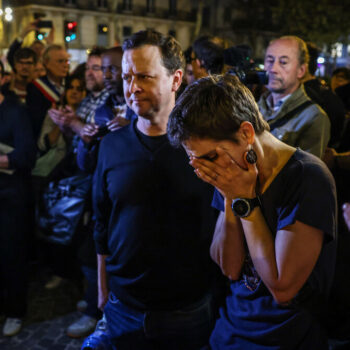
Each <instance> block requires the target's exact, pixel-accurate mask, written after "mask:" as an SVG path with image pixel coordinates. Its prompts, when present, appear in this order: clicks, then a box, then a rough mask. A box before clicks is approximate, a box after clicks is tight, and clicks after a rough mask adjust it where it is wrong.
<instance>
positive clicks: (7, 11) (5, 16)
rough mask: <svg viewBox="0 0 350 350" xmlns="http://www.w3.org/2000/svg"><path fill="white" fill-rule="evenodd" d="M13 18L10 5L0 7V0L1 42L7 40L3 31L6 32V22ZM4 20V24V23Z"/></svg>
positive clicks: (0, 0) (7, 28) (0, 1)
mask: <svg viewBox="0 0 350 350" xmlns="http://www.w3.org/2000/svg"><path fill="white" fill-rule="evenodd" d="M12 20H13V10H12V8H11V7H9V6H6V7H5V8H3V7H2V0H0V40H1V42H2V43H4V42H7V41H8V37H6V36H8V34H7V35H6V33H5V31H6V32H7V33H8V31H9V27H8V24H9V22H11V21H12ZM4 22H5V25H4Z"/></svg>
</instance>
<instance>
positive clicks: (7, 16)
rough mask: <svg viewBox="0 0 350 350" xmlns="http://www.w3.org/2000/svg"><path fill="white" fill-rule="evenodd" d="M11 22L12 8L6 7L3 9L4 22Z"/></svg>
mask: <svg viewBox="0 0 350 350" xmlns="http://www.w3.org/2000/svg"><path fill="white" fill-rule="evenodd" d="M12 20H13V15H12V8H11V7H6V8H5V21H7V22H11V21H12Z"/></svg>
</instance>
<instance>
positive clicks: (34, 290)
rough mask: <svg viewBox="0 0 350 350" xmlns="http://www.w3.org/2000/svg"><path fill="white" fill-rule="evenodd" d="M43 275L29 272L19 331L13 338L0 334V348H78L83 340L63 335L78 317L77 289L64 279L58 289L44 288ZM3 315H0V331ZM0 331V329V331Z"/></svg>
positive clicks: (49, 349) (79, 292) (19, 349)
mask: <svg viewBox="0 0 350 350" xmlns="http://www.w3.org/2000/svg"><path fill="white" fill-rule="evenodd" d="M47 277H48V276H47V275H45V273H44V272H43V271H40V272H35V273H33V276H32V277H31V282H30V287H29V305H28V312H27V317H26V318H25V320H24V326H23V328H22V330H21V332H20V333H19V334H18V335H16V336H14V337H9V338H6V337H3V336H2V335H0V349H1V350H79V349H80V348H81V345H82V342H83V339H72V338H69V337H68V336H66V334H65V331H66V328H67V327H68V326H69V325H70V324H71V323H72V322H74V321H75V320H77V319H78V318H79V317H80V315H81V314H80V313H79V312H77V311H76V302H77V301H78V300H79V299H80V298H81V296H82V295H81V294H82V292H81V290H80V289H81V288H78V286H77V284H76V283H73V282H72V281H65V282H64V283H62V285H60V286H59V287H58V288H56V289H53V290H46V289H45V288H44V284H45V281H46V280H47ZM3 324H4V317H3V316H1V317H0V327H1V329H0V331H1V330H2V327H3ZM0 334H1V332H0Z"/></svg>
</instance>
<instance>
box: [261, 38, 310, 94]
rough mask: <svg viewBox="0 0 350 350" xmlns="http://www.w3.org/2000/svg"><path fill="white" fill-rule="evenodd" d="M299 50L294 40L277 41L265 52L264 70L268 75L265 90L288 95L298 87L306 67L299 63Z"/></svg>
mask: <svg viewBox="0 0 350 350" xmlns="http://www.w3.org/2000/svg"><path fill="white" fill-rule="evenodd" d="M298 56H299V49H298V44H297V42H296V41H295V40H291V39H278V40H276V41H275V42H273V43H272V44H271V45H270V46H269V47H268V48H267V50H266V55H265V70H266V71H267V72H268V74H269V83H268V85H267V88H268V89H269V90H270V91H271V92H272V93H277V94H281V95H284V96H285V95H288V94H290V93H292V92H294V91H295V90H296V89H297V88H298V87H299V85H300V81H299V79H301V78H302V77H303V76H304V74H305V72H306V65H305V64H302V65H300V63H299V59H298Z"/></svg>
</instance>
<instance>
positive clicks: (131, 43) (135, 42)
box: [123, 29, 185, 74]
mask: <svg viewBox="0 0 350 350" xmlns="http://www.w3.org/2000/svg"><path fill="white" fill-rule="evenodd" d="M144 45H152V46H157V47H158V48H159V50H160V52H161V56H162V63H163V66H164V67H165V68H166V69H167V71H168V73H169V74H174V73H175V71H176V70H178V69H182V70H183V69H184V66H185V59H184V56H183V53H182V51H181V46H180V44H179V43H178V42H177V41H176V39H175V38H174V37H172V36H170V35H169V36H165V35H163V34H161V33H159V32H157V31H155V30H153V29H148V30H141V31H139V32H137V33H134V34H132V35H131V37H130V38H128V39H126V40H125V41H124V43H123V51H124V52H125V51H126V50H131V49H136V48H138V47H141V46H144Z"/></svg>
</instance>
